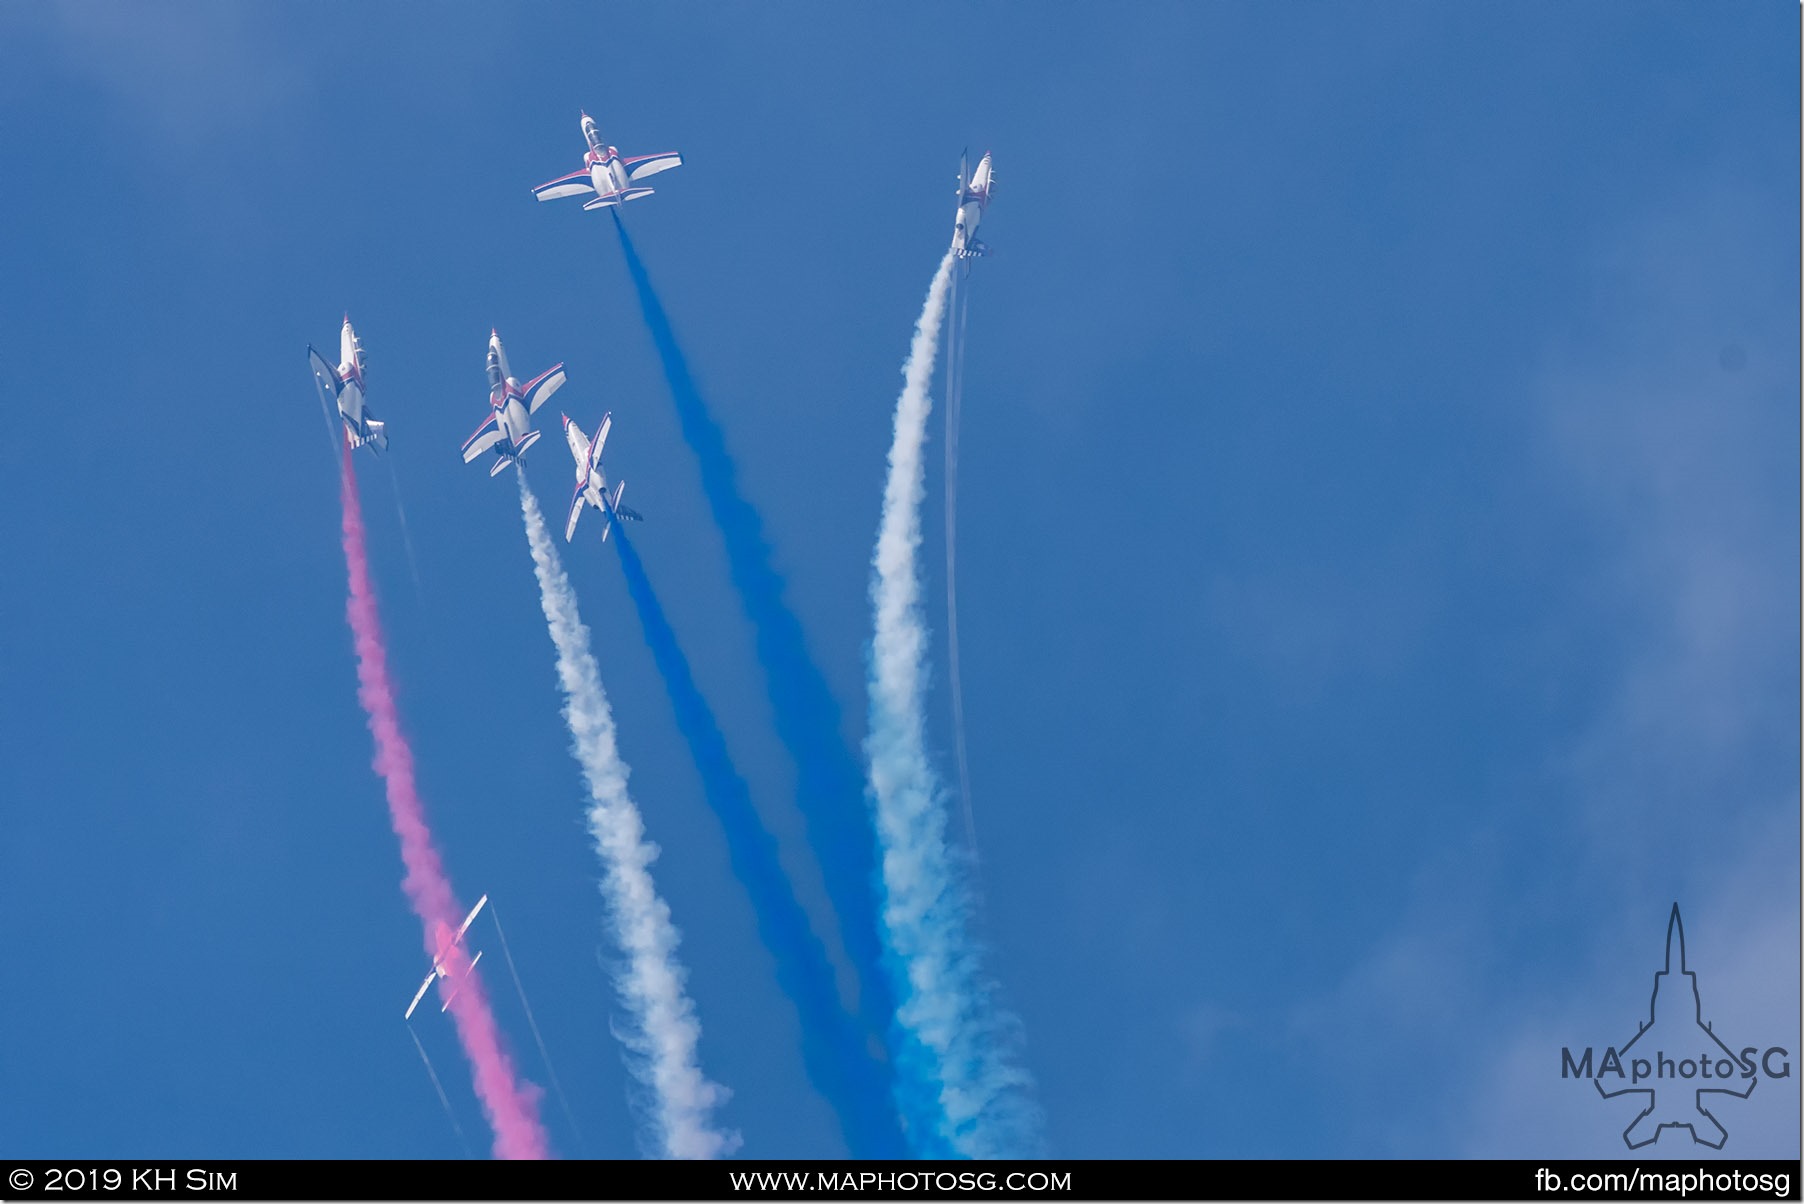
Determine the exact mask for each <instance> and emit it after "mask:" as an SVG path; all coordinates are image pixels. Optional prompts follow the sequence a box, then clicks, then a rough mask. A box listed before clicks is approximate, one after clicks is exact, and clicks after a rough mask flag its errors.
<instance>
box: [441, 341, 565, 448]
mask: <svg viewBox="0 0 1804 1204" xmlns="http://www.w3.org/2000/svg"><path fill="white" fill-rule="evenodd" d="M488 369H489V417H488V421H486V422H484V423H483V424H482V425H481V426H479V427H477V428H476V433H475V434H474V435H471V436H470V437H469V438H468V439H465V440H464V463H465V464H468V463H470V461H472V460H474V459H475V458H476V457H477V456H480V455H481V454H482V453H483V452H485V451H487V450H489V448H491V447H492V448H494V449H495V452H496V459H495V463H494V466H493V467H491V468H490V469H489V475H490V476H491V477H492V476H494V475H495V474H496V473H499V472H500V471H501V470H502V469H504V468H506V467H507V466H508V465H509V464H515V463H520V462H521V460H520V457H521V456H523V455H524V454H525V453H526V449H527V448H529V447H531V446H532V445H533V444H534V443H537V442H538V441H539V432H538V431H535V430H533V429H532V416H533V415H534V414H536V413H538V410H539V407H540V406H542V405H544V404H545V402H546V401H547V400H549V399H550V397H551V395H552V394H553V393H556V392H557V391H558V389H559V388H561V387H562V386H563V383H564V365H562V364H554V365H552V366H551V367H550V368H547V369H546V370H545V371H544V372H541V373H540V374H539V375H537V376H535V377H533V378H532V379H531V380H529V381H527V382H526V383H525V384H521V383H520V382H519V381H517V380H515V379H514V378H513V377H512V376H511V375H509V374H508V370H507V352H506V351H504V350H502V347H501V336H500V335H498V334H496V333H495V332H494V331H493V330H491V331H489V361H488Z"/></svg>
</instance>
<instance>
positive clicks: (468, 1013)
mask: <svg viewBox="0 0 1804 1204" xmlns="http://www.w3.org/2000/svg"><path fill="white" fill-rule="evenodd" d="M339 476H340V487H339V497H340V500H341V502H342V503H343V505H344V548H345V567H346V569H347V570H348V571H349V573H350V578H351V594H350V598H349V600H348V601H347V602H346V603H345V615H346V617H347V618H348V619H349V620H350V623H351V634H352V636H353V637H354V640H355V643H356V646H357V701H358V702H360V703H362V704H363V710H364V713H365V714H367V715H368V716H369V724H370V734H371V735H372V736H374V737H375V738H376V760H375V769H376V772H377V773H379V774H381V775H382V784H383V786H384V787H385V789H386V791H387V794H388V814H389V820H390V822H391V823H393V825H394V829H395V835H396V836H398V837H400V838H401V860H402V862H404V863H405V864H406V866H407V876H406V877H405V878H403V879H402V880H401V887H402V889H403V890H405V891H406V892H407V899H408V902H410V903H411V904H413V911H414V914H415V915H417V916H419V917H420V926H421V928H422V930H423V936H424V938H425V944H426V956H427V957H428V958H432V957H435V956H437V955H438V953H439V951H440V950H439V939H440V934H441V933H444V932H454V931H456V928H457V925H458V924H459V923H461V922H462V920H463V916H464V909H463V905H462V904H460V903H459V902H458V900H457V896H456V895H455V894H454V893H453V891H452V889H451V882H450V880H449V879H448V878H447V877H446V876H445V867H444V863H443V861H442V860H441V859H440V858H439V853H438V847H437V846H436V845H435V844H434V843H433V841H432V830H431V829H430V828H428V827H427V826H426V807H425V804H424V803H422V802H421V801H420V795H419V791H418V790H417V788H416V787H415V784H414V773H413V750H412V749H411V748H409V747H408V744H407V737H406V736H404V735H402V733H401V716H400V712H399V710H398V709H397V707H396V706H395V692H394V688H393V687H392V686H391V685H390V684H389V679H388V653H387V650H386V649H385V647H384V646H383V643H382V622H381V619H380V618H379V617H378V615H377V613H376V591H375V588H374V586H372V584H371V582H370V565H369V556H368V552H367V550H366V548H365V546H364V537H363V506H362V504H361V502H359V500H358V497H357V477H356V474H355V472H354V471H353V470H352V467H351V451H350V448H348V447H346V448H345V449H344V463H343V465H342V466H341V468H340V470H339ZM446 961H447V967H446V968H447V969H449V970H450V971H451V978H450V979H448V980H446V979H441V980H440V987H441V989H443V987H444V984H445V983H446V982H447V981H449V982H452V983H461V986H459V988H458V990H457V993H456V994H455V995H454V996H453V997H452V1001H451V1016H452V1018H453V1020H455V1022H456V1028H457V1039H458V1041H459V1042H461V1043H462V1045H463V1048H464V1054H465V1056H466V1057H468V1058H469V1059H470V1069H471V1075H472V1078H473V1079H474V1080H475V1086H476V1095H477V1098H478V1099H480V1100H481V1101H482V1110H483V1112H484V1113H485V1114H486V1115H487V1116H488V1120H489V1126H490V1127H491V1128H493V1129H494V1131H495V1157H497V1158H546V1157H549V1156H550V1143H549V1142H548V1141H547V1139H546V1136H545V1129H544V1126H543V1125H541V1124H540V1123H539V1109H538V1097H539V1089H538V1088H537V1087H535V1086H533V1084H531V1083H529V1082H526V1081H524V1080H522V1079H520V1078H518V1077H517V1076H516V1075H515V1073H514V1065H513V1061H512V1059H510V1058H509V1057H508V1056H507V1052H506V1051H505V1050H503V1049H502V1048H501V1033H500V1030H498V1029H497V1028H496V1027H495V1017H494V1014H493V1012H491V1011H490V1010H489V998H488V992H486V991H485V990H483V987H482V980H481V979H480V978H479V977H478V976H477V974H476V973H475V972H474V971H473V970H470V968H469V960H468V958H467V957H465V956H464V954H463V950H462V949H461V948H457V949H454V950H453V951H452V954H451V956H450V957H448V958H447V959H446ZM466 970H469V973H468V974H467V976H466V975H465V971H466Z"/></svg>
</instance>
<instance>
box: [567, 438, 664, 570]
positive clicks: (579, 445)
mask: <svg viewBox="0 0 1804 1204" xmlns="http://www.w3.org/2000/svg"><path fill="white" fill-rule="evenodd" d="M613 425H614V415H612V414H603V415H602V416H601V426H600V427H598V428H596V431H595V439H594V441H593V442H591V441H590V440H588V439H586V438H584V437H583V428H582V427H580V426H577V425H576V423H574V422H572V421H570V415H568V414H565V415H564V438H565V439H566V440H567V441H568V442H569V444H570V454H571V456H573V457H574V458H575V459H576V492H575V493H572V494H571V495H570V519H569V521H568V522H566V523H565V524H564V542H565V543H569V542H570V541H571V540H572V539H574V538H576V520H577V519H579V518H581V517H582V516H583V507H584V506H593V507H595V508H596V509H597V510H599V511H601V512H602V513H603V514H604V515H606V516H607V525H606V526H604V527H603V528H602V529H601V542H603V543H606V542H607V541H608V534H609V532H611V531H613V529H614V520H615V519H617V518H618V519H620V520H622V521H623V522H624V521H627V520H631V521H633V522H642V521H643V520H644V515H642V514H640V513H638V512H637V511H635V510H629V509H627V508H626V507H625V506H622V505H621V504H620V495H621V494H623V493H625V492H626V482H625V481H621V482H619V483H618V484H617V485H615V486H614V495H613V496H612V497H609V496H608V474H607V473H605V472H603V471H602V468H601V448H602V445H603V444H605V443H606V442H607V441H608V431H609V429H610V428H612V427H613Z"/></svg>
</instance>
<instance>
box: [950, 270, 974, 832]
mask: <svg viewBox="0 0 1804 1204" xmlns="http://www.w3.org/2000/svg"><path fill="white" fill-rule="evenodd" d="M961 277H964V278H966V279H968V278H969V269H968V268H967V269H963V270H960V271H955V272H954V273H953V275H952V299H951V302H950V317H948V318H947V320H946V480H945V487H946V506H945V523H946V690H947V693H949V694H950V695H951V697H952V751H953V754H954V755H955V756H956V758H957V760H958V802H959V809H960V810H961V811H962V812H963V813H964V819H965V843H966V845H967V846H968V847H969V848H970V850H971V856H972V857H973V858H976V856H977V820H976V817H975V816H974V815H973V813H972V809H971V762H970V758H969V757H967V756H966V754H965V686H964V680H963V678H962V677H961V676H960V674H959V671H958V429H959V423H960V421H961V419H960V416H959V409H960V407H961V406H962V405H963V404H964V394H965V319H966V318H967V317H969V316H970V313H971V309H970V305H971V298H970V295H969V293H968V292H967V289H968V288H969V286H968V285H967V286H966V289H961V288H959V280H960V278H961Z"/></svg>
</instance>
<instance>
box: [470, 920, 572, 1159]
mask: <svg viewBox="0 0 1804 1204" xmlns="http://www.w3.org/2000/svg"><path fill="white" fill-rule="evenodd" d="M489 919H491V920H493V921H494V922H495V935H496V936H498V937H500V938H501V955H502V956H503V957H505V958H506V959H507V972H508V974H510V975H511V976H512V977H513V980H514V993H515V994H516V995H518V996H519V997H520V1009H521V1010H522V1011H524V1012H525V1013H526V1027H527V1028H529V1029H531V1030H532V1039H533V1043H534V1044H535V1045H537V1046H538V1047H539V1057H540V1058H541V1059H542V1060H543V1061H544V1063H545V1077H546V1078H548V1079H550V1080H551V1089H552V1091H554V1092H556V1093H557V1102H558V1104H559V1106H561V1107H562V1108H563V1109H564V1119H565V1120H567V1121H569V1122H570V1131H571V1132H572V1133H574V1134H576V1144H577V1145H578V1146H580V1145H582V1144H583V1130H582V1126H581V1125H579V1124H577V1123H576V1114H575V1113H574V1112H572V1111H570V1100H569V1097H567V1096H566V1095H565V1094H564V1085H563V1084H562V1083H560V1082H558V1078H557V1071H556V1070H555V1069H553V1068H552V1065H551V1053H550V1051H549V1050H547V1049H546V1048H545V1035H544V1034H543V1033H541V1032H540V1031H539V1021H538V1019H537V1018H536V1017H535V1016H534V1015H533V1014H532V1004H530V1003H528V1002H527V1001H526V985H525V984H524V983H522V982H521V981H520V968H519V967H518V966H516V965H514V951H513V950H512V949H511V948H509V947H508V943H507V929H505V928H503V927H502V926H501V909H500V908H499V907H497V906H496V905H495V901H494V900H493V899H490V900H489Z"/></svg>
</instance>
